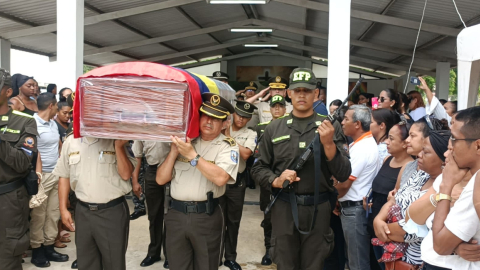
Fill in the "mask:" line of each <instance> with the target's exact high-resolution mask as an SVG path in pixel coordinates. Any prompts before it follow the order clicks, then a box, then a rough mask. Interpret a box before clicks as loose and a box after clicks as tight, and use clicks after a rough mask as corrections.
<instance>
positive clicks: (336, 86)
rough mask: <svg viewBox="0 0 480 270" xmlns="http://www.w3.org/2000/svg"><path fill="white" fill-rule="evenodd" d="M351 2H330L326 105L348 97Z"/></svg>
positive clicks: (343, 0) (346, 0) (336, 0)
mask: <svg viewBox="0 0 480 270" xmlns="http://www.w3.org/2000/svg"><path fill="white" fill-rule="evenodd" d="M350 10H351V0H330V1H329V13H328V25H329V26H328V81H327V91H328V95H327V104H330V102H332V101H333V100H335V99H340V100H344V99H345V98H346V97H347V95H348V81H349V79H348V77H349V65H350Z"/></svg>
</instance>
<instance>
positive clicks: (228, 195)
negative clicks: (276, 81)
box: [224, 100, 257, 270]
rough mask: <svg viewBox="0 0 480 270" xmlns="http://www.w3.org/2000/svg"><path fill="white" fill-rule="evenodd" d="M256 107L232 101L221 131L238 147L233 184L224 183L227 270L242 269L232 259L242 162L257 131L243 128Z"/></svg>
mask: <svg viewBox="0 0 480 270" xmlns="http://www.w3.org/2000/svg"><path fill="white" fill-rule="evenodd" d="M255 109H257V107H255V106H254V105H253V104H250V103H248V102H245V101H241V100H237V103H236V104H235V113H234V114H233V122H232V125H231V126H230V127H227V129H226V130H225V136H227V137H232V138H233V139H235V141H236V142H237V144H238V147H239V149H240V159H239V166H238V175H237V181H236V182H235V184H232V185H227V190H226V192H225V196H224V199H225V209H224V213H225V225H226V233H225V263H224V265H225V266H227V267H228V268H230V269H231V270H240V269H242V268H241V267H240V265H239V264H238V263H237V262H236V259H237V239H238V230H239V228H240V220H241V219H242V211H243V202H244V201H245V187H246V181H245V180H246V177H247V176H246V174H247V173H248V170H245V169H246V161H247V159H248V158H249V157H250V156H251V155H252V153H253V151H254V150H255V144H256V138H257V134H256V133H255V131H253V130H251V129H249V128H247V123H248V121H250V119H251V118H252V115H253V111H254V110H255Z"/></svg>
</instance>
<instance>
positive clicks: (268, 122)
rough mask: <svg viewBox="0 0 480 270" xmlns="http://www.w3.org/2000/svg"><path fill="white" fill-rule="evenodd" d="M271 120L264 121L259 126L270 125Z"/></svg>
mask: <svg viewBox="0 0 480 270" xmlns="http://www.w3.org/2000/svg"><path fill="white" fill-rule="evenodd" d="M270 122H271V121H267V122H263V123H260V124H257V126H263V125H268V124H270Z"/></svg>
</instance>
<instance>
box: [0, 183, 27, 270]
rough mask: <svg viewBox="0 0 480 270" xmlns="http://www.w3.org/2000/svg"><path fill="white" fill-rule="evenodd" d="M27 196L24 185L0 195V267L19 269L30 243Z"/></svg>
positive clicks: (9, 269)
mask: <svg viewBox="0 0 480 270" xmlns="http://www.w3.org/2000/svg"><path fill="white" fill-rule="evenodd" d="M28 201H29V196H28V194H27V190H26V189H25V187H24V186H22V187H20V188H18V189H16V190H14V191H11V192H9V193H5V194H2V195H0V213H1V217H0V269H2V270H21V269H22V255H23V253H24V252H25V251H26V250H27V249H28V246H29V245H30V237H29V235H30V233H29V231H28V228H29V223H28V216H29V213H30V208H29V207H28Z"/></svg>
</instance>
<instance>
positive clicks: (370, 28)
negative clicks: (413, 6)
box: [350, 0, 397, 54]
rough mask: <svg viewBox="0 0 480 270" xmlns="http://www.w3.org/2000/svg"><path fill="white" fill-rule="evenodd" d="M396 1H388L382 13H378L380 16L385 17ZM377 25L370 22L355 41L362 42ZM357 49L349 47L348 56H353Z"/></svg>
mask: <svg viewBox="0 0 480 270" xmlns="http://www.w3.org/2000/svg"><path fill="white" fill-rule="evenodd" d="M396 1H397V0H390V2H388V4H387V6H386V7H385V8H384V9H383V10H382V12H380V15H385V14H387V12H388V10H389V9H390V8H391V7H392V6H393V4H395V2H396ZM376 24H377V23H376V22H372V23H371V24H370V25H369V26H368V28H367V29H366V30H365V31H364V32H363V33H362V34H361V35H360V37H359V38H357V40H362V39H364V38H365V37H366V36H367V34H368V33H369V32H370V31H371V30H372V29H373V27H374V26H375V25H376ZM356 49H357V48H355V46H351V47H350V54H354V53H355V51H356Z"/></svg>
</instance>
